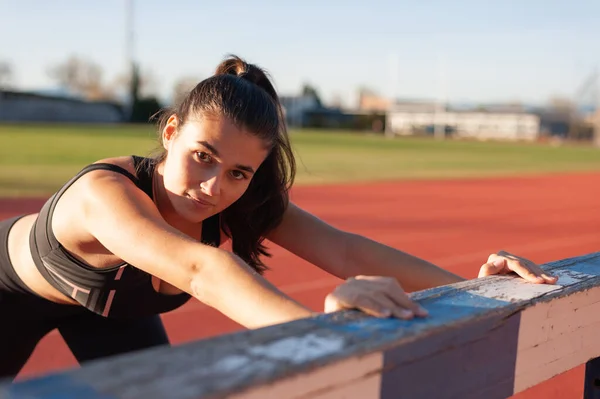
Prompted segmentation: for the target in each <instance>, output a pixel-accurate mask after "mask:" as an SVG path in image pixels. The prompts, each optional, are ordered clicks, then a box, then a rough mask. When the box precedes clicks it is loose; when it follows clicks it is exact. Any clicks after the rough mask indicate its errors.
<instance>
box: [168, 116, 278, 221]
mask: <svg viewBox="0 0 600 399" xmlns="http://www.w3.org/2000/svg"><path fill="white" fill-rule="evenodd" d="M162 135H163V145H164V147H165V149H166V150H167V157H166V160H165V162H164V167H163V168H162V175H163V181H164V187H165V190H166V193H167V198H168V199H169V201H170V203H171V204H170V205H171V208H172V209H173V210H174V211H175V212H176V213H177V214H178V215H179V216H181V217H182V218H184V219H185V220H187V221H189V222H193V223H196V222H198V223H199V222H201V221H202V220H204V219H206V218H208V217H209V216H212V215H214V214H217V213H219V212H221V211H223V210H224V209H226V208H227V207H229V206H230V205H231V204H233V203H234V202H235V201H237V200H238V199H239V198H240V197H241V196H242V195H243V194H244V192H245V191H246V189H247V188H248V185H249V184H250V181H251V179H252V177H253V175H254V173H255V172H256V171H257V170H258V168H259V166H260V165H261V164H262V162H263V161H264V160H265V158H266V157H267V155H268V154H269V149H268V146H267V143H265V142H264V141H263V140H262V139H260V138H258V137H256V136H254V135H252V134H251V133H249V132H248V131H246V130H244V129H241V128H239V127H238V126H236V125H234V124H233V123H232V122H231V121H230V120H228V119H227V118H223V117H221V116H212V115H206V116H203V117H202V118H196V119H190V120H189V121H187V122H186V123H185V124H184V125H183V126H180V125H179V124H178V120H177V117H175V116H171V118H170V119H169V121H168V122H167V125H166V126H165V128H164V129H163V132H162Z"/></svg>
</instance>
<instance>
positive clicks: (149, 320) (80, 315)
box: [0, 219, 169, 378]
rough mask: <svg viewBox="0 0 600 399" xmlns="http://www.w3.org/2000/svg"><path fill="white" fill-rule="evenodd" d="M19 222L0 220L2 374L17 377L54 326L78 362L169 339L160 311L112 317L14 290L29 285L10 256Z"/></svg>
mask: <svg viewBox="0 0 600 399" xmlns="http://www.w3.org/2000/svg"><path fill="white" fill-rule="evenodd" d="M15 221H16V219H10V220H5V221H2V222H0V378H3V377H12V378H14V377H15V376H16V375H17V374H18V373H19V371H20V370H21V368H22V367H23V365H24V364H25V363H26V362H27V360H28V359H29V356H30V355H31V353H32V352H33V350H34V349H35V347H36V345H37V344H38V342H39V341H40V340H41V339H42V338H43V337H44V336H45V335H46V334H48V333H49V332H50V331H52V330H54V329H55V328H57V329H58V331H59V332H60V334H61V335H62V337H63V339H64V340H65V342H66V343H67V345H68V347H69V348H70V349H71V351H72V352H73V355H74V356H75V358H76V359H77V361H78V362H80V363H82V362H85V361H88V360H93V359H99V358H102V357H106V356H113V355H117V354H121V353H126V352H131V351H135V350H140V349H145V348H149V347H153V346H158V345H166V344H168V343H169V340H168V338H167V334H166V332H165V329H164V327H163V324H162V321H161V318H160V316H158V315H156V316H150V317H144V318H137V319H110V318H106V317H102V316H99V315H97V314H95V313H93V312H91V311H89V310H87V309H85V308H83V307H82V306H79V305H61V304H57V303H54V302H51V301H48V300H46V299H44V298H41V297H39V296H37V295H35V294H33V293H31V292H29V291H27V289H15V286H16V285H18V286H20V287H25V285H24V284H23V282H22V281H21V279H20V278H19V277H18V275H17V274H16V273H15V272H14V269H13V268H12V265H11V264H10V259H9V258H8V246H7V244H8V231H9V230H10V228H11V227H12V225H13V224H14V222H15Z"/></svg>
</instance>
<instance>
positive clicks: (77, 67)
mask: <svg viewBox="0 0 600 399" xmlns="http://www.w3.org/2000/svg"><path fill="white" fill-rule="evenodd" d="M48 75H49V76H50V78H52V79H54V80H56V81H57V82H58V84H59V85H60V86H61V87H62V88H63V89H66V90H68V91H70V92H72V93H74V94H77V95H80V96H82V97H83V98H86V99H88V100H107V99H113V98H114V93H113V92H112V91H111V90H109V89H108V87H105V86H104V84H103V82H102V68H101V67H100V65H98V64H96V63H95V62H93V61H90V60H86V59H83V58H81V57H79V56H76V55H73V56H70V57H69V58H68V59H67V60H65V61H64V62H63V63H60V64H58V65H54V66H52V67H50V69H49V70H48Z"/></svg>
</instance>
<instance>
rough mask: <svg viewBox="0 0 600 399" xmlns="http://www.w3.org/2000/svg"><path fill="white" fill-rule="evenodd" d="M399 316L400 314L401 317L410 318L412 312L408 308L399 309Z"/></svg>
mask: <svg viewBox="0 0 600 399" xmlns="http://www.w3.org/2000/svg"><path fill="white" fill-rule="evenodd" d="M400 316H402V318H407V319H411V318H412V317H413V316H414V314H413V312H411V311H410V310H406V309H402V310H401V311H400Z"/></svg>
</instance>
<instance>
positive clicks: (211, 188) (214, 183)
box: [200, 174, 221, 197]
mask: <svg viewBox="0 0 600 399" xmlns="http://www.w3.org/2000/svg"><path fill="white" fill-rule="evenodd" d="M200 188H201V189H202V192H204V194H206V195H208V196H211V197H216V196H218V195H219V194H220V192H221V179H220V178H219V175H218V174H215V175H213V176H212V177H211V178H210V179H208V180H205V181H203V182H202V183H200Z"/></svg>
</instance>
